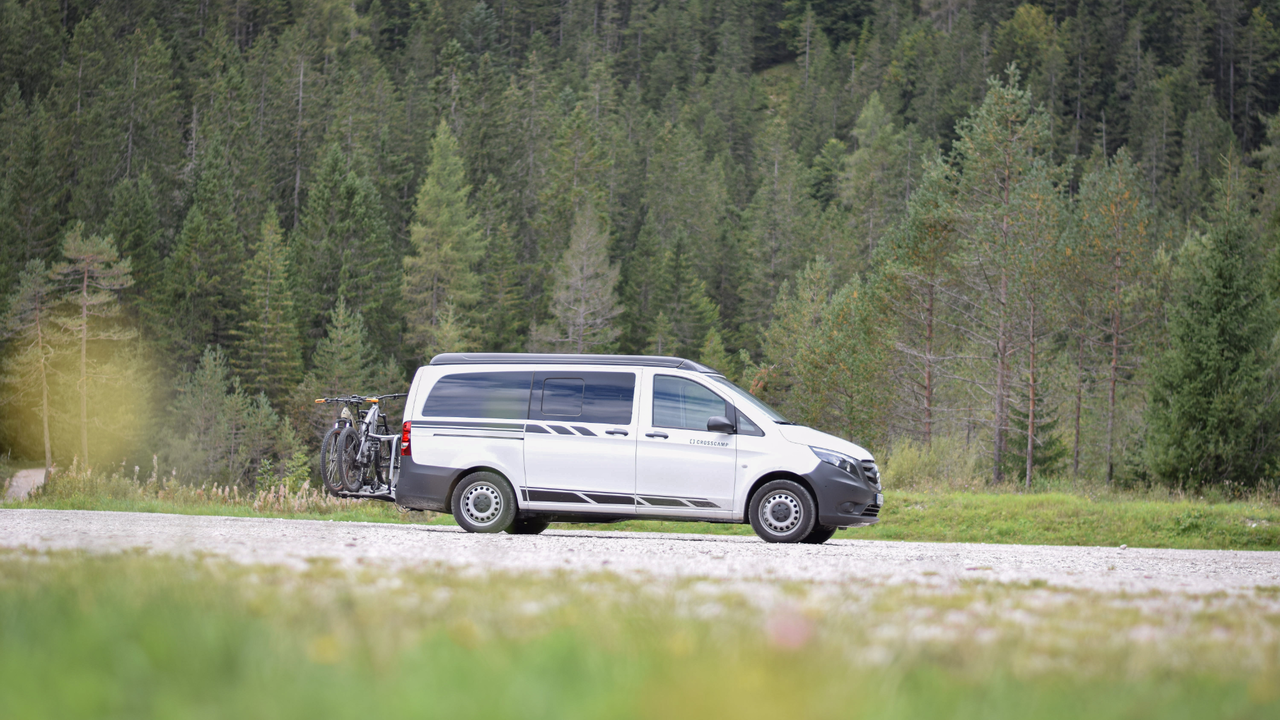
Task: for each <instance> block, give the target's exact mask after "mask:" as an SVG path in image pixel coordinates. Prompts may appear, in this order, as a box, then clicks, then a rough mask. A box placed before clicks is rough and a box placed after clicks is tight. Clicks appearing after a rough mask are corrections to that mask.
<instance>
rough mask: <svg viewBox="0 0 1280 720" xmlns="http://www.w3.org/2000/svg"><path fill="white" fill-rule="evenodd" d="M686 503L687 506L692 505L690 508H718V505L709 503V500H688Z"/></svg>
mask: <svg viewBox="0 0 1280 720" xmlns="http://www.w3.org/2000/svg"><path fill="white" fill-rule="evenodd" d="M688 502H689V504H690V505H692V506H694V507H700V508H718V507H720V506H719V505H717V504H715V503H713V502H711V501H710V500H689V501H688Z"/></svg>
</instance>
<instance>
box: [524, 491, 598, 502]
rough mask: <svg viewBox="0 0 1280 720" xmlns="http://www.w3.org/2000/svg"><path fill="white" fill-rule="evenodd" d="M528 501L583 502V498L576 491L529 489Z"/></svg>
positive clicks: (584, 500)
mask: <svg viewBox="0 0 1280 720" xmlns="http://www.w3.org/2000/svg"><path fill="white" fill-rule="evenodd" d="M527 492H528V494H529V502H560V503H585V502H587V501H586V499H585V498H583V497H582V496H581V495H579V494H577V493H571V492H561V491H559V490H529V491H527Z"/></svg>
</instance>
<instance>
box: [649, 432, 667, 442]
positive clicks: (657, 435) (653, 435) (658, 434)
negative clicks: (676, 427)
mask: <svg viewBox="0 0 1280 720" xmlns="http://www.w3.org/2000/svg"><path fill="white" fill-rule="evenodd" d="M644 436H645V437H651V438H662V439H663V440H666V439H667V438H668V437H669V436H668V435H667V434H666V433H664V432H651V433H645V434H644Z"/></svg>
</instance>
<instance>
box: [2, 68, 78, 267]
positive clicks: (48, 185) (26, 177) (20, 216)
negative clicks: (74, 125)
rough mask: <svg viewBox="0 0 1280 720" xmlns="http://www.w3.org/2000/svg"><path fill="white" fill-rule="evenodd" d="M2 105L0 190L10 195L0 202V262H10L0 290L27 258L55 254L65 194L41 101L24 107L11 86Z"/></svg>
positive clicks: (47, 257) (53, 256)
mask: <svg viewBox="0 0 1280 720" xmlns="http://www.w3.org/2000/svg"><path fill="white" fill-rule="evenodd" d="M5 105H6V107H5V108H4V114H5V115H6V116H7V117H6V120H7V121H8V122H5V123H4V127H0V130H3V131H5V132H7V133H10V135H9V137H8V138H6V139H5V142H6V143H7V144H9V147H8V148H7V150H8V152H6V153H4V156H3V159H4V160H5V168H4V170H3V175H0V191H3V193H4V194H5V195H7V196H8V197H7V198H5V202H4V205H3V206H0V250H3V252H4V254H5V257H4V258H3V259H0V268H4V267H5V266H6V265H7V266H8V268H7V270H6V271H5V272H4V273H3V275H0V283H3V284H2V285H0V290H7V289H8V288H9V284H10V283H12V282H13V280H14V278H15V276H16V274H17V271H18V269H19V268H21V267H22V266H23V265H24V264H25V263H26V261H27V260H31V259H37V258H38V259H41V260H44V261H45V262H53V261H54V260H56V259H57V252H58V234H59V232H61V230H62V222H63V219H64V218H65V213H64V208H63V200H64V198H65V195H66V191H65V189H64V187H63V185H62V183H61V182H59V179H58V177H57V173H56V169H55V162H54V157H53V154H52V150H53V149H52V148H51V147H50V142H49V140H50V137H49V133H50V127H51V126H52V119H51V118H50V116H49V113H48V112H46V110H45V108H44V104H43V103H42V102H40V101H36V102H35V103H33V104H32V107H31V109H30V112H28V111H27V109H26V107H25V106H24V104H23V103H22V101H21V100H20V99H19V98H17V96H16V94H15V93H14V92H11V93H10V94H9V96H7V97H6V100H5Z"/></svg>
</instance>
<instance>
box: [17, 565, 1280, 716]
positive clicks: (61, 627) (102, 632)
mask: <svg viewBox="0 0 1280 720" xmlns="http://www.w3.org/2000/svg"><path fill="white" fill-rule="evenodd" d="M1275 591H1276V589H1262V590H1260V591H1259V592H1257V593H1254V594H1252V595H1246V596H1240V597H1232V598H1224V597H1209V598H1186V597H1171V596H1143V597H1140V598H1125V597H1123V596H1111V597H1103V598H1100V597H1099V596H1094V595H1090V594H1085V593H1076V592H1065V591H1055V590H1052V589H1045V588H1027V587H1009V586H998V585H986V584H980V583H979V584H969V585H966V586H963V587H962V588H961V589H959V590H954V589H953V590H951V591H939V590H937V589H929V588H921V587H896V588H884V587H874V586H851V587H841V588H832V587H821V588H806V587H787V588H782V587H778V586H747V587H743V586H733V589H732V590H730V589H726V587H725V586H720V585H714V584H712V583H709V582H687V581H685V582H670V581H652V582H638V581H630V580H623V579H621V578H618V577H616V576H612V575H598V576H581V575H575V576H554V575H553V576H512V575H491V576H485V577H477V576H475V575H463V574H458V573H456V572H452V571H447V570H444V569H424V570H421V571H419V572H408V573H405V572H400V573H395V574H387V573H381V572H379V571H376V570H362V571H359V572H355V571H347V570H341V569H338V568H335V567H332V566H328V565H323V564H317V565H313V566H311V567H310V569H308V570H306V571H302V572H298V571H293V570H288V569H283V568H264V567H241V566H235V565H230V564H227V563H223V562H220V561H212V560H194V561H183V560H178V559H166V558H154V557H147V556H142V555H128V554H126V555H117V556H105V557H84V556H80V555H76V554H60V553H55V554H24V553H2V554H0V717H4V718H23V719H36V718H58V719H59V720H61V719H74V718H169V717H174V718H177V717H181V718H190V717H210V718H214V717H218V718H222V717H225V718H233V717H234V718H308V719H315V718H331V717H362V718H395V717H414V718H421V717H457V718H521V719H524V718H698V719H699V720H701V719H704V718H712V717H735V718H771V719H774V720H776V719H777V718H795V717H815V718H827V717H830V718H860V717H862V718H903V719H906V718H929V719H930V720H932V719H933V718H938V717H948V718H975V719H976V718H982V719H983V720H999V719H1000V718H1019V719H1022V718H1027V717H1034V718H1068V717H1071V718H1079V717H1089V718H1205V717H1231V718H1274V717H1277V716H1278V715H1280V650H1278V647H1280V612H1278V610H1277V608H1278V607H1280V605H1278V603H1277V598H1276V595H1275Z"/></svg>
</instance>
